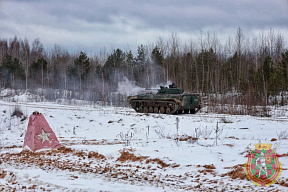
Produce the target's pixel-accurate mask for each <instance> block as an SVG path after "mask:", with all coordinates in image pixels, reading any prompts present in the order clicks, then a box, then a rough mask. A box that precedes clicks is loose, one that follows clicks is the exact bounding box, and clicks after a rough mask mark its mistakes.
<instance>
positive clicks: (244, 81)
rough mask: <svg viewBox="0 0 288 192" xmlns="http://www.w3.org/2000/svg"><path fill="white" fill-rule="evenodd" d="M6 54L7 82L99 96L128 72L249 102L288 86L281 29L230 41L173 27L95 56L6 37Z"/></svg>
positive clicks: (136, 78) (0, 83)
mask: <svg viewBox="0 0 288 192" xmlns="http://www.w3.org/2000/svg"><path fill="white" fill-rule="evenodd" d="M0 62H1V63H0V87H1V88H12V89H23V90H32V89H37V88H42V89H54V90H56V89H61V90H69V91H74V92H77V93H78V94H80V95H81V93H84V92H85V93H87V92H93V93H95V94H97V95H98V96H97V100H101V98H102V99H104V98H105V95H106V94H107V93H111V92H115V91H117V85H118V82H120V81H123V79H124V78H128V79H129V80H130V81H133V82H135V84H136V85H138V86H140V87H146V88H149V87H154V86H155V85H159V84H163V83H165V82H167V81H168V80H170V81H172V82H174V83H175V84H176V85H178V86H179V87H182V88H183V89H184V90H185V91H186V92H196V93H201V94H202V95H205V94H216V95H220V94H221V95H225V94H228V93H237V94H236V96H237V97H239V98H241V102H240V101H239V102H238V103H240V104H247V105H248V104H249V105H267V104H268V102H269V97H271V96H275V95H281V94H282V95H283V94H285V93H287V89H288V50H287V49H286V47H285V39H284V37H283V36H282V35H281V34H275V32H274V30H273V29H270V30H269V31H268V32H266V33H264V32H262V33H259V35H258V36H257V37H254V38H253V39H249V38H248V37H245V35H244V33H243V31H242V29H241V28H238V29H237V31H236V34H235V35H234V36H233V37H231V36H228V37H227V39H226V41H225V42H222V41H221V40H220V39H219V37H218V36H217V34H215V33H211V32H207V33H205V34H204V33H202V32H201V33H200V34H199V35H198V38H196V39H191V40H189V41H188V40H187V41H185V42H183V41H181V39H180V38H179V37H178V36H177V34H176V33H172V34H171V36H170V37H169V38H168V39H166V40H165V39H164V38H159V39H158V41H156V42H155V43H150V44H147V45H139V46H138V48H137V50H136V51H135V50H134V51H132V50H128V51H126V50H125V51H124V50H121V49H115V50H112V51H111V52H107V51H105V49H104V50H102V51H100V52H99V53H95V54H94V55H93V56H89V57H88V56H87V54H86V53H85V52H82V51H81V52H80V53H69V52H68V51H67V50H66V49H64V48H62V47H61V46H59V45H55V46H54V47H53V48H51V49H49V50H47V49H44V46H43V44H42V43H41V42H40V40H39V39H38V38H37V39H35V40H34V41H33V42H32V43H31V44H30V43H29V42H28V40H27V39H26V38H25V39H24V40H23V39H19V38H17V37H14V38H12V39H9V40H7V39H3V38H2V39H1V38H0ZM94 100H95V98H94ZM285 102H287V98H286V100H285V98H284V99H283V102H282V104H285Z"/></svg>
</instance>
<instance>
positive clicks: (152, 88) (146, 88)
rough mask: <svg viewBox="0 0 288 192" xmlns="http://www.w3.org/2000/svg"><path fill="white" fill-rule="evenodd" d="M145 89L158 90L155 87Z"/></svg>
mask: <svg viewBox="0 0 288 192" xmlns="http://www.w3.org/2000/svg"><path fill="white" fill-rule="evenodd" d="M145 90H158V89H155V88H146V89H145Z"/></svg>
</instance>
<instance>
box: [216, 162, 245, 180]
mask: <svg viewBox="0 0 288 192" xmlns="http://www.w3.org/2000/svg"><path fill="white" fill-rule="evenodd" d="M243 167H244V165H243V164H238V165H235V166H233V167H232V169H233V170H231V171H229V172H228V173H225V174H222V175H221V177H224V176H230V177H231V178H232V179H238V178H239V179H241V180H244V179H247V177H246V174H245V172H244V168H243ZM226 168H228V167H226Z"/></svg>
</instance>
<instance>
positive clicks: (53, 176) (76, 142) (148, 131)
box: [0, 100, 288, 191]
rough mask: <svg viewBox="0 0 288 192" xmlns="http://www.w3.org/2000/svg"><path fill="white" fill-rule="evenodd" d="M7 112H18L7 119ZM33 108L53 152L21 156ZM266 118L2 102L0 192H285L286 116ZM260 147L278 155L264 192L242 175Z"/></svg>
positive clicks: (287, 179) (287, 160) (287, 178)
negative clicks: (277, 169) (276, 174)
mask: <svg viewBox="0 0 288 192" xmlns="http://www.w3.org/2000/svg"><path fill="white" fill-rule="evenodd" d="M15 108H18V109H20V110H21V111H22V112H23V113H24V114H23V115H22V116H20V117H16V116H12V114H13V112H14V111H15ZM286 108H287V107H286ZM35 110H38V111H39V112H41V113H42V114H43V115H44V116H45V118H46V120H47V121H48V123H49V124H50V126H51V127H52V129H53V130H54V132H55V134H56V136H57V137H58V140H59V141H60V143H61V145H62V147H61V148H59V149H53V150H40V151H37V152H34V153H33V152H30V151H27V150H23V148H22V146H23V142H24V137H25V134H26V130H27V125H28V119H29V116H30V115H31V114H32V112H33V111H35ZM204 111H205V110H204ZM273 114H274V115H272V116H271V117H252V116H231V115H224V114H223V115H221V114H220V115H219V114H210V113H205V112H203V111H202V112H200V113H197V114H196V115H192V114H185V115H184V114H183V115H163V114H148V115H145V114H139V113H136V112H135V111H133V110H132V109H130V108H114V107H104V108H103V107H99V106H69V105H59V104H56V103H47V102H27V100H25V102H17V103H16V102H7V101H3V100H2V101H0V191H13V190H15V191H235V190H237V191H277V190H278V191H288V187H287V186H288V170H287V168H288V167H287V165H288V156H287V155H288V150H287V149H288V110H286V109H285V108H283V109H282V111H281V113H279V112H277V113H276V112H275V113H273ZM275 114H277V115H275ZM217 127H218V129H219V130H220V131H219V132H218V133H217V134H216V133H215V129H216V128H217ZM221 130H222V131H221ZM272 139H273V140H272ZM271 140H272V141H271ZM260 142H261V143H272V148H273V149H274V150H275V151H276V152H277V153H278V154H280V155H282V157H280V158H279V160H280V161H281V162H282V165H283V170H282V174H281V177H280V179H279V182H278V183H275V184H273V185H271V186H269V187H258V186H255V185H254V184H253V183H252V182H251V181H248V180H247V178H246V176H245V173H244V163H245V162H246V161H247V159H248V158H247V157H245V155H246V154H247V153H248V152H250V151H251V150H253V149H255V147H254V144H257V143H260Z"/></svg>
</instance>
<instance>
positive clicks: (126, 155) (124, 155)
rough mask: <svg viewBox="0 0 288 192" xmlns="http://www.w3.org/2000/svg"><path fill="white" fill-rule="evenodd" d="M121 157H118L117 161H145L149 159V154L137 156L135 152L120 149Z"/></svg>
mask: <svg viewBox="0 0 288 192" xmlns="http://www.w3.org/2000/svg"><path fill="white" fill-rule="evenodd" d="M120 154H121V155H120V157H118V158H117V160H116V161H120V162H121V163H124V162H126V161H133V162H135V161H143V160H144V159H147V158H148V156H138V157H137V156H135V155H134V153H130V152H129V151H127V150H125V149H124V150H122V151H120Z"/></svg>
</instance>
